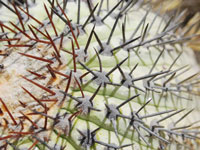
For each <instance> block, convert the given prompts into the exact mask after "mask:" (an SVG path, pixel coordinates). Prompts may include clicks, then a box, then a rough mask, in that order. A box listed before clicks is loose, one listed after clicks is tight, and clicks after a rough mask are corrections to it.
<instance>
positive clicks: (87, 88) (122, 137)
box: [0, 1, 198, 149]
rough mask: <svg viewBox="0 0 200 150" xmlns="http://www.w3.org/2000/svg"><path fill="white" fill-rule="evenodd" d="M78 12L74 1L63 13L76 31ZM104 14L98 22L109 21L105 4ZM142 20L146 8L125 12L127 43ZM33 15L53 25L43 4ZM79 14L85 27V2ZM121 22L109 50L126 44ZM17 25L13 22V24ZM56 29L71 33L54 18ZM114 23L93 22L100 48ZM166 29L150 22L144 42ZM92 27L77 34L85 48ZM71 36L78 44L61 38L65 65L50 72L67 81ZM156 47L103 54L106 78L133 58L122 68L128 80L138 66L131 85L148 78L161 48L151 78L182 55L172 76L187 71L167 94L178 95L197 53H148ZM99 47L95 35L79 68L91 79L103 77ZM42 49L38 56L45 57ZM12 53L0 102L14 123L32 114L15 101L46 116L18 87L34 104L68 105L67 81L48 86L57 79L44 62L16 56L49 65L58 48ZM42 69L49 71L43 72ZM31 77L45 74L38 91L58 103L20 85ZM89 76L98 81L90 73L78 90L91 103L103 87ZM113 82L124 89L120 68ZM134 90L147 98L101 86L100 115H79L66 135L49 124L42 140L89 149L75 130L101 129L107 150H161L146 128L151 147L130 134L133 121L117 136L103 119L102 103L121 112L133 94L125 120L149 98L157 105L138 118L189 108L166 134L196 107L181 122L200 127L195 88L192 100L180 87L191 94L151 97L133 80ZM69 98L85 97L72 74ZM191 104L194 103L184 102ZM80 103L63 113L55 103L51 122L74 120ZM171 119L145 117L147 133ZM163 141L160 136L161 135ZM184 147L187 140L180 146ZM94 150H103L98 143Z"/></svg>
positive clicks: (120, 124) (176, 49) (120, 122)
mask: <svg viewBox="0 0 200 150" xmlns="http://www.w3.org/2000/svg"><path fill="white" fill-rule="evenodd" d="M44 2H46V1H44ZM110 3H111V4H112V5H113V6H114V5H115V4H116V2H115V1H111V2H110ZM46 5H47V6H48V8H49V5H48V3H47V2H46ZM104 5H105V6H104ZM112 5H111V6H112ZM76 7H77V3H75V2H69V3H68V5H67V8H68V9H67V11H66V14H67V16H68V17H69V18H70V19H72V24H73V22H75V21H76V18H77V9H69V8H76ZM97 8H98V7H97ZM102 10H104V11H102V12H101V14H100V16H105V15H106V14H107V11H106V4H105V3H103V6H102ZM49 12H50V9H49ZM114 12H115V11H114ZM145 13H146V11H145V9H142V8H140V9H138V8H134V7H133V8H132V9H130V10H129V11H128V13H127V14H126V32H125V34H126V38H127V40H128V39H129V37H130V36H131V35H132V33H133V32H135V30H136V29H137V26H138V24H139V23H140V21H141V20H142V17H143V16H144V15H145ZM30 14H31V15H33V16H34V17H36V18H37V19H38V20H40V21H42V20H45V21H48V17H47V15H46V12H45V9H44V7H43V1H40V2H38V4H37V6H33V7H32V8H30ZM80 14H81V15H80V18H81V19H80V23H82V22H84V21H85V20H86V18H87V16H88V15H89V10H88V6H87V4H86V3H85V2H81V13H80ZM11 16H13V17H11V18H12V19H13V18H15V19H16V16H15V15H14V14H11ZM124 16H125V15H124ZM124 16H123V17H121V18H119V21H118V23H117V26H116V29H115V30H114V32H113V35H112V38H111V42H110V44H109V45H110V46H111V47H112V48H114V47H116V46H119V45H120V42H121V41H122V24H123V23H124V20H125V19H124ZM155 16H156V14H154V13H151V12H149V13H148V15H147V17H146V19H145V22H143V24H142V25H141V26H140V27H139V28H138V29H137V32H136V34H135V36H134V37H133V38H136V37H139V36H141V35H143V33H144V30H145V26H146V24H147V23H149V24H151V23H152V18H154V17H155ZM2 19H3V18H2ZM6 19H7V18H6ZM6 19H5V20H6ZM15 19H13V21H14V20H15ZM16 20H17V19H16ZM16 20H15V22H16V23H17V22H18V21H16ZM53 22H54V24H55V26H56V30H57V32H58V33H59V34H60V33H62V32H63V31H64V30H66V27H68V26H67V25H66V24H65V23H64V22H63V21H62V20H61V19H60V18H59V17H57V16H56V15H55V14H54V17H53ZM114 22H115V19H114V18H112V17H111V16H109V17H108V18H107V19H106V20H105V22H104V24H102V25H98V23H96V26H95V29H94V31H95V33H96V34H97V35H98V37H99V39H100V40H101V42H102V43H105V42H106V41H107V39H108V37H109V34H110V32H111V29H112V27H113V24H114ZM26 24H33V25H35V26H37V23H35V22H34V21H33V20H31V19H30V20H29V21H28V22H27V23H26ZM174 24H175V23H174ZM174 24H173V23H171V26H173V25H174ZM165 25H166V24H165V23H164V21H163V22H162V18H160V17H158V16H157V18H156V21H155V22H154V23H153V25H152V27H151V30H149V32H148V33H147V35H146V36H145V37H144V41H145V40H146V41H147V40H149V39H152V38H154V37H156V36H157V35H159V33H162V30H163V29H164V28H165ZM159 26H160V27H159ZM93 27H94V23H89V24H88V25H87V26H86V28H85V33H83V34H80V35H79V36H78V37H77V40H78V43H79V45H80V48H85V45H86V43H87V40H88V37H89V35H90V33H91V31H92V28H93ZM45 28H46V29H47V31H48V32H49V33H50V35H51V37H52V39H54V38H56V36H55V33H54V30H53V28H52V26H51V24H50V25H47V26H46V27H45ZM158 28H160V29H159V30H158ZM169 28H170V27H169ZM15 31H17V30H16V29H15ZM41 31H42V32H44V30H43V28H41ZM68 31H70V30H69V29H68ZM157 31H158V32H157ZM74 32H75V33H76V32H77V30H75V31H74ZM163 32H164V31H163ZM26 33H28V34H29V35H31V32H30V31H28V28H27V32H26ZM44 33H45V32H44ZM10 34H11V35H12V33H10ZM165 34H166V35H165V36H164V37H166V38H167V37H169V38H170V39H173V37H172V35H171V34H174V33H173V32H172V31H169V32H167V33H165ZM18 36H19V37H21V38H22V40H21V41H25V42H24V43H28V42H27V41H28V40H27V39H26V38H25V37H24V36H22V34H19V35H18ZM38 37H41V39H44V40H47V39H46V38H45V37H43V36H42V35H41V34H39V33H38ZM68 37H71V38H72V39H73V37H72V35H71V34H69V35H67V36H66V37H64V40H63V48H62V50H61V51H60V55H61V57H60V59H61V61H62V63H63V64H62V65H60V66H59V65H58V62H56V61H55V60H54V61H55V63H53V64H52V65H51V67H52V68H53V69H57V71H59V72H62V73H64V74H67V75H69V73H70V70H72V72H73V70H74V63H73V56H72V55H71V54H67V53H66V52H65V50H67V51H70V52H72V45H71V40H70V39H69V38H68ZM59 41H60V40H59V39H58V40H56V41H55V44H56V46H58V45H59ZM73 41H74V39H73ZM29 42H30V41H29ZM140 42H141V38H139V39H138V40H136V41H135V42H133V43H131V44H130V45H136V44H138V43H140ZM5 43H6V42H2V43H1V47H5V46H4V45H5ZM155 43H156V41H153V42H150V43H147V44H146V45H143V46H140V47H136V48H134V49H131V50H130V52H127V51H126V50H124V49H123V48H120V49H117V50H116V51H114V54H113V55H112V56H106V55H101V54H99V56H100V59H101V63H102V70H103V72H108V71H110V70H111V69H112V68H114V67H115V66H116V65H117V64H119V63H120V62H121V61H122V60H124V59H125V58H126V57H128V59H127V60H126V61H125V62H124V63H123V64H122V65H121V66H120V68H121V69H122V70H123V72H127V73H129V72H130V71H131V69H132V68H133V67H134V66H135V65H136V64H137V63H138V66H137V68H136V69H135V70H134V71H133V74H132V76H133V78H137V77H141V76H144V75H147V74H148V73H149V71H150V70H151V68H152V66H153V65H154V64H155V61H156V59H157V58H158V56H159V55H160V53H161V51H162V50H163V48H164V49H165V50H164V52H163V54H162V55H161V57H160V58H159V60H158V62H157V64H156V65H155V68H154V69H153V71H152V73H156V72H160V71H167V69H169V66H170V65H172V64H173V62H174V60H175V59H176V58H177V57H178V56H179V54H180V53H181V52H182V51H183V53H182V54H181V56H180V57H179V58H178V60H177V61H176V62H175V64H174V65H173V67H172V68H171V69H170V71H173V70H176V69H179V68H181V67H184V66H185V68H183V69H181V70H179V71H177V72H176V75H177V77H175V78H173V79H172V80H170V82H169V83H167V86H169V88H170V87H174V88H176V85H177V83H179V82H181V81H183V80H184V79H186V78H187V77H189V76H190V75H193V74H194V73H195V72H196V70H195V69H190V72H189V73H188V72H184V74H182V75H178V74H179V73H181V72H182V71H184V70H186V69H187V68H189V66H186V65H188V64H189V65H193V62H192V60H190V59H188V56H191V57H192V54H191V53H190V51H189V50H188V48H187V47H186V46H185V45H184V43H183V45H180V44H179V43H176V44H173V45H172V44H165V45H164V47H163V45H161V46H151V44H152V45H153V44H155ZM6 44H7V43H6ZM148 44H149V45H148ZM74 46H75V48H76V50H75V51H79V50H78V49H77V45H76V43H75V42H74ZM147 46H150V47H149V48H147ZM98 48H99V44H98V42H97V40H96V38H95V36H94V35H93V37H92V39H91V42H90V45H89V48H88V50H87V52H88V57H87V59H86V60H87V61H86V62H84V61H82V63H83V64H85V66H87V67H88V68H89V69H90V70H92V71H94V72H95V71H99V66H100V64H99V60H98V57H97V55H96V53H95V50H94V49H98ZM38 49H40V51H39V50H38ZM10 50H12V52H11V54H10V56H9V57H8V58H5V59H2V60H1V62H2V63H3V64H4V65H5V68H6V71H4V72H2V74H3V76H2V77H1V78H2V81H4V82H6V84H3V82H2V84H1V87H0V88H1V89H2V91H3V92H1V98H2V99H3V100H5V101H7V104H8V105H9V106H10V107H11V109H12V107H13V110H12V112H14V114H13V116H14V117H15V118H17V117H18V116H19V111H24V112H28V110H26V109H27V108H22V107H21V106H20V104H19V103H18V102H17V100H20V101H23V102H26V103H27V105H29V106H30V107H31V108H36V107H38V108H36V109H39V110H41V109H42V108H40V107H41V106H37V103H36V102H34V101H33V100H32V99H31V97H30V96H29V95H28V94H27V93H25V92H24V91H23V90H22V89H21V88H20V86H23V87H25V88H26V89H28V90H29V91H31V93H32V94H33V95H34V96H35V97H37V98H41V99H42V97H45V96H47V97H48V98H50V99H51V98H56V99H58V101H61V99H62V98H63V94H62V93H60V92H59V91H60V90H61V91H64V90H65V87H66V85H67V83H68V80H67V79H66V78H64V77H62V76H60V75H56V77H57V78H56V79H55V80H53V81H52V82H49V81H50V80H51V79H52V77H51V75H50V73H49V72H48V70H47V69H46V68H45V66H46V64H47V63H45V62H41V61H38V60H34V59H31V58H28V57H24V56H20V55H19V54H18V52H21V53H27V54H30V55H34V56H38V57H41V56H42V57H44V58H52V55H51V54H52V52H53V51H54V49H53V47H50V46H49V45H45V44H36V47H35V48H33V49H31V50H29V51H27V52H26V50H27V48H12V49H11V48H10ZM58 66H59V67H58ZM43 67H44V68H45V69H41V68H43ZM76 67H77V72H78V73H80V74H84V73H86V72H87V70H86V69H84V67H82V66H81V65H80V64H79V63H78V62H76ZM192 67H193V66H192ZM192 67H191V68H192ZM26 70H35V71H36V70H38V72H39V73H40V74H43V75H45V76H46V79H43V80H42V79H40V80H37V79H36V80H34V81H35V82H37V83H40V84H41V85H44V86H51V88H52V90H53V91H56V93H57V94H56V95H55V96H49V95H48V93H46V92H45V91H43V90H41V89H39V88H38V87H35V86H34V85H33V84H31V83H30V82H27V81H26V80H24V79H22V78H20V77H19V75H23V76H27V78H31V79H33V78H34V76H33V75H31V74H30V73H29V72H27V71H26ZM6 75H9V76H11V77H10V79H9V81H5V80H6V79H5V77H4V76H6ZM171 75H172V74H170V75H169V76H166V78H162V79H160V80H158V81H156V83H157V84H158V85H160V86H161V87H162V85H163V83H164V82H165V81H166V80H167V79H169V77H170V76H171ZM13 76H14V77H13ZM92 77H93V75H92V74H91V73H89V74H88V75H87V76H86V77H84V78H83V83H82V84H81V83H80V84H81V87H82V90H83V93H84V95H85V97H87V96H89V97H90V96H92V95H93V93H94V92H95V91H96V90H97V88H98V86H99V85H98V84H96V83H95V82H94V81H91V79H92ZM109 77H110V79H111V81H112V82H113V83H116V84H121V80H122V75H121V74H120V72H119V69H116V70H115V71H114V72H112V74H111V75H109ZM158 77H159V76H158ZM147 79H148V78H147ZM191 80H192V79H191ZM189 81H190V80H189ZM194 81H195V80H194ZM191 82H193V81H191ZM49 83H50V84H49ZM183 84H184V85H185V86H187V85H188V84H189V82H188V81H186V82H184V83H183ZM134 85H135V86H137V87H139V88H141V89H143V90H144V91H145V93H144V92H141V91H140V90H138V89H136V88H133V87H131V88H127V87H125V86H123V85H121V86H113V85H109V84H108V85H106V86H105V87H103V86H102V87H101V88H100V90H99V91H98V93H97V95H96V96H95V98H94V100H93V101H92V103H93V107H94V108H96V109H99V110H101V111H93V110H91V111H90V113H89V114H79V115H78V116H76V117H75V119H74V120H73V121H72V128H71V129H69V131H68V133H67V134H66V133H64V132H63V131H62V130H60V129H59V128H58V127H57V126H52V124H53V123H54V122H53V120H51V119H48V128H49V129H48V131H45V132H46V133H45V132H44V133H41V134H44V136H46V137H47V138H49V142H48V143H49V145H51V146H53V145H55V143H57V144H56V145H67V146H66V149H84V147H83V146H81V145H80V144H79V140H78V139H79V138H80V137H81V136H80V134H79V132H78V130H77V129H79V130H80V131H82V132H85V131H86V130H87V129H90V131H92V130H94V129H96V128H98V127H100V130H98V131H97V134H96V137H95V138H96V139H97V140H98V141H102V142H104V143H109V144H111V143H114V144H116V145H125V144H132V143H133V144H134V145H132V146H129V147H126V148H124V149H147V148H149V149H156V148H157V147H159V143H158V141H159V140H158V139H157V138H153V137H148V136H150V135H149V133H148V132H146V131H144V130H143V129H141V130H140V133H141V134H142V135H143V136H147V137H145V139H146V140H147V141H148V142H149V143H150V146H147V145H146V143H145V142H144V141H143V140H141V139H140V138H139V135H138V133H137V132H136V131H135V129H133V127H129V122H130V121H129V120H127V119H123V118H120V117H118V118H117V120H116V127H117V133H118V135H116V134H115V132H114V127H113V124H112V123H111V121H110V120H109V119H108V118H106V117H105V116H106V107H105V104H107V105H110V104H113V105H116V106H117V105H120V104H121V103H122V102H124V101H125V100H127V99H129V98H130V97H132V96H134V95H136V94H140V95H139V96H138V97H136V98H135V99H133V100H131V101H129V102H128V103H127V104H125V105H123V106H122V107H121V108H120V109H119V111H120V113H121V114H123V115H125V116H130V114H131V112H133V111H137V110H139V109H140V107H141V106H143V105H144V104H145V102H147V100H148V99H150V98H151V99H152V100H151V102H150V103H148V105H146V106H145V107H144V108H143V109H142V110H141V111H140V113H139V114H140V115H141V116H142V115H147V114H152V113H156V112H161V111H166V110H173V109H176V110H180V109H183V108H186V110H185V111H183V112H181V113H179V114H177V115H174V116H173V117H171V118H170V119H168V120H166V121H163V122H162V124H161V125H163V126H164V127H165V128H167V127H168V125H169V124H170V123H171V122H173V120H174V121H176V120H178V119H179V118H180V117H181V116H183V115H184V114H186V113H187V112H188V111H190V110H191V109H192V108H195V110H194V111H193V112H192V113H191V114H189V116H190V117H186V118H184V120H183V121H181V122H180V126H181V125H182V126H183V125H188V124H190V123H192V122H194V121H196V120H198V118H197V117H198V108H197V107H198V102H197V100H196V97H197V96H195V95H196V94H197V93H196V92H197V89H195V86H194V87H193V86H191V88H192V90H191V91H190V92H191V93H192V94H191V93H189V92H188V91H187V89H186V88H183V89H184V90H185V91H186V92H180V91H179V92H173V91H172V92H170V91H167V92H165V91H162V90H161V89H158V91H159V92H154V91H148V90H146V89H145V87H144V80H139V81H135V82H134ZM6 88H9V90H10V91H11V93H9V94H4V91H5V92H7V91H8V90H6ZM187 92H188V93H187ZM68 93H69V94H71V95H72V96H74V97H81V96H82V93H81V91H80V88H79V87H78V85H77V83H76V81H75V80H74V79H73V75H72V81H71V85H70V89H69V90H68ZM184 98H185V99H184ZM187 99H192V101H191V100H187ZM14 100H15V102H13V101H14ZM76 104H77V102H76V101H74V100H72V99H70V98H69V97H68V96H67V97H66V99H65V101H64V104H63V106H62V108H59V106H58V104H54V105H53V106H51V108H50V110H49V111H48V115H50V116H52V117H56V114H57V113H58V112H60V114H64V113H66V112H67V113H69V114H73V113H75V112H77V109H76V108H75V105H76ZM48 106H50V104H48ZM14 109H15V110H14ZM168 114H169V113H167V114H163V115H158V116H156V117H152V118H148V119H143V121H144V122H145V126H146V127H147V128H149V126H150V123H151V121H152V120H153V119H159V118H161V117H164V116H166V115H168ZM5 116H7V117H9V116H8V114H4V116H3V117H5ZM31 118H32V119H33V120H34V119H36V118H37V117H34V116H32V117H31ZM43 118H44V117H43ZM43 118H42V119H41V121H39V122H37V123H38V125H39V126H40V125H41V126H42V124H44V119H43ZM25 124H26V125H27V126H30V125H31V124H30V122H26V123H25ZM10 126H12V125H10ZM52 127H53V128H52ZM13 128H15V127H13ZM10 130H11V129H7V131H6V133H4V132H3V130H2V136H3V135H7V134H8V132H9V131H10ZM58 135H60V138H58V139H57V136H58ZM159 136H161V134H160V135H159ZM38 137H40V135H39V134H38ZM163 138H166V140H168V137H167V134H166V133H165V134H164V136H163ZM179 140H180V139H179ZM11 141H12V140H11ZM180 141H182V139H181V140H180ZM182 142H183V141H182ZM33 143H34V138H32V137H31V136H29V135H27V136H23V138H20V139H19V140H18V141H17V142H16V141H15V142H14V144H15V145H16V146H17V147H19V148H27V147H30V146H31V145H32V144H33ZM172 143H173V142H172ZM169 145H172V146H174V145H173V144H169ZM36 147H38V149H45V145H43V144H42V143H39V142H38V144H36ZM89 148H91V149H104V146H102V145H100V144H97V143H95V144H93V145H92V146H91V147H89ZM171 148H173V147H171Z"/></svg>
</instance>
